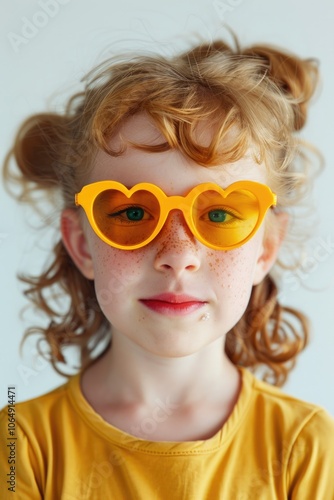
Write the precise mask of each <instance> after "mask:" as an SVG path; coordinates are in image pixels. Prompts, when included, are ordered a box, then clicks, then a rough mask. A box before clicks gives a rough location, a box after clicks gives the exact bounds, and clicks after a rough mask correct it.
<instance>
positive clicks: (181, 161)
mask: <svg viewBox="0 0 334 500" xmlns="http://www.w3.org/2000/svg"><path fill="white" fill-rule="evenodd" d="M210 138H211V132H210V127H209V125H208V126H205V124H203V126H201V127H199V128H198V142H199V143H200V144H203V146H206V145H208V144H209V143H210ZM227 140H233V131H232V133H231V136H230V137H229V138H227ZM165 142H166V139H165V137H164V136H163V135H162V134H161V132H160V131H159V129H158V128H157V126H156V125H155V123H154V121H153V120H152V119H150V118H149V117H148V116H147V115H146V114H137V115H134V116H133V117H131V118H129V119H128V120H126V121H125V122H124V123H123V125H122V126H121V127H120V128H119V130H118V131H117V133H116V134H115V135H114V136H113V137H112V139H111V140H110V142H109V145H110V146H111V148H112V149H116V150H118V149H120V148H123V147H124V146H125V151H124V153H122V154H121V155H120V156H117V157H114V156H111V155H109V154H107V153H106V152H104V151H102V150H99V151H98V152H97V155H96V157H95V160H94V162H93V166H92V170H91V172H90V175H89V180H88V182H97V181H100V180H107V179H112V180H116V181H118V182H122V183H123V184H125V185H126V186H128V187H131V186H133V185H135V184H138V183H139V182H150V183H153V184H156V185H158V186H159V187H161V188H162V189H163V190H164V191H165V192H166V193H169V194H175V193H178V192H180V191H185V190H187V189H191V188H192V187H194V186H195V185H197V184H200V183H202V182H215V183H217V184H219V185H220V186H222V187H226V186H228V185H230V184H232V183H233V182H236V181H238V180H254V181H258V182H262V183H267V172H266V168H265V166H264V165H263V164H258V163H257V162H256V161H255V159H254V152H253V151H252V150H249V151H248V152H247V153H246V155H245V156H244V157H243V158H241V159H240V160H238V161H236V162H234V163H229V164H223V165H217V166H214V167H206V166H202V165H199V164H198V163H196V162H194V161H193V160H192V159H190V158H187V157H186V156H184V155H183V154H181V153H180V151H178V150H177V149H169V150H168V151H164V152H159V153H151V152H149V151H143V150H139V149H137V148H135V147H134V146H132V145H131V143H137V144H145V145H150V146H155V145H159V144H163V143H165Z"/></svg>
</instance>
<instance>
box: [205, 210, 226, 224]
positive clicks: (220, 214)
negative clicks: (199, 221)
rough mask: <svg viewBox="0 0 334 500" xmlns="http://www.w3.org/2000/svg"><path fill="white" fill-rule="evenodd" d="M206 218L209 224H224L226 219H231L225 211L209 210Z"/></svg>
mask: <svg viewBox="0 0 334 500" xmlns="http://www.w3.org/2000/svg"><path fill="white" fill-rule="evenodd" d="M208 217H209V220H210V221H211V222H226V220H227V219H228V217H230V218H231V215H230V214H228V213H227V212H225V210H211V212H209V213H208Z"/></svg>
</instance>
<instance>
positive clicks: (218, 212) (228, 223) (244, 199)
mask: <svg viewBox="0 0 334 500" xmlns="http://www.w3.org/2000/svg"><path fill="white" fill-rule="evenodd" d="M259 213H260V207H259V203H258V200H257V198H256V196H255V195H254V194H253V193H251V192H250V191H247V190H239V191H232V192H231V193H230V194H229V195H227V196H226V197H224V196H223V195H222V194H221V193H219V192H218V191H214V190H212V191H211V190H210V191H205V192H204V193H201V194H199V196H198V197H197V198H196V200H195V203H194V206H193V214H192V216H193V222H194V225H195V226H196V229H197V231H198V232H199V233H200V234H201V236H202V237H203V239H204V240H206V241H207V242H208V243H210V244H212V245H215V246H217V247H221V248H229V247H232V246H234V245H238V244H239V243H242V242H243V241H244V240H245V239H246V238H247V237H248V236H249V235H250V234H251V232H252V231H253V229H254V228H255V226H256V223H257V221H258V218H259Z"/></svg>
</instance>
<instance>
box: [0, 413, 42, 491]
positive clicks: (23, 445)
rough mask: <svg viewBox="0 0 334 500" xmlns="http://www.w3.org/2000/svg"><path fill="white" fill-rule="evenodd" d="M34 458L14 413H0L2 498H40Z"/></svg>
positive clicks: (0, 485)
mask: <svg viewBox="0 0 334 500" xmlns="http://www.w3.org/2000/svg"><path fill="white" fill-rule="evenodd" d="M37 470H38V467H37V461H36V459H35V457H34V453H33V450H32V448H31V446H30V443H29V440H28V438H27V436H26V435H25V434H24V433H23V432H22V430H21V428H20V427H19V425H18V423H17V421H16V418H15V412H14V413H13V412H10V411H9V408H7V407H5V408H3V409H2V410H1V412H0V491H1V499H2V500H12V499H13V498H19V499H20V500H41V499H42V498H43V497H42V494H41V492H40V489H39V487H38V481H37V478H36V471H37Z"/></svg>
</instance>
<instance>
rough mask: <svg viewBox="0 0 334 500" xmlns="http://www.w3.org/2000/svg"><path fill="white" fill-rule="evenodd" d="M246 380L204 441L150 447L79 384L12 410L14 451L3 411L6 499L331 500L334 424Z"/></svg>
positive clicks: (1, 468)
mask: <svg viewBox="0 0 334 500" xmlns="http://www.w3.org/2000/svg"><path fill="white" fill-rule="evenodd" d="M240 371H241V375H242V389H241V392H240V395H239V398H238V401H237V403H236V405H235V407H234V409H233V412H232V414H231V415H230V417H229V419H228V421H227V422H226V423H225V424H224V426H223V427H222V429H221V430H220V431H219V432H218V433H217V434H215V435H214V436H213V437H212V438H210V439H207V440H203V441H189V442H167V441H164V442H153V441H148V440H145V439H140V438H138V437H134V436H131V435H130V434H127V433H126V432H123V431H121V430H119V429H117V428H116V427H113V426H112V425H110V424H108V423H107V422H105V421H104V420H103V419H102V418H101V417H100V416H99V415H98V414H96V413H95V412H94V411H93V409H92V408H91V407H90V406H89V404H88V403H87V401H86V400H85V399H84V397H83V395H82V393H81V390H80V376H79V375H77V376H74V377H72V378H71V379H70V380H69V382H68V383H66V384H65V385H63V386H61V387H59V388H58V389H56V390H54V391H52V392H50V393H48V394H46V395H44V396H40V397H38V398H36V399H33V400H31V401H27V402H23V403H18V404H17V405H16V414H15V419H16V423H15V424H16V436H15V437H16V438H17V439H16V440H15V441H14V440H13V439H12V438H11V437H10V436H8V412H7V407H6V408H4V409H3V410H2V412H1V419H0V431H1V442H0V445H1V460H0V472H1V477H0V488H1V499H15V498H17V499H19V500H35V499H41V498H44V499H46V500H73V499H80V500H85V499H98V500H108V499H113V500H136V499H140V500H204V499H209V500H216V499H223V500H271V499H279V500H283V499H291V500H295V499H298V500H333V499H334V420H333V419H332V418H331V417H330V416H329V415H328V414H327V413H326V411H325V410H323V409H322V408H319V407H317V406H315V405H312V404H309V403H305V402H303V401H300V400H298V399H296V398H293V397H291V396H288V395H286V394H284V393H283V392H281V391H280V390H279V389H277V388H275V387H272V386H270V385H269V384H266V383H264V382H261V381H259V380H257V379H256V378H255V377H254V376H253V375H252V374H251V373H250V372H249V371H247V370H246V369H240ZM162 410H163V409H162ZM165 411H167V412H168V409H165ZM152 420H153V419H152ZM151 425H153V424H152V422H151ZM157 425H158V423H157ZM8 444H9V446H7V445H8ZM11 445H12V447H13V448H14V457H13V455H12V458H14V460H15V465H14V467H15V470H14V469H12V470H10V464H9V463H8V457H9V456H10V455H9V453H10V450H11V448H10V446H11ZM4 450H5V452H4ZM7 474H9V476H7ZM10 474H11V475H10ZM8 478H11V479H12V481H13V482H14V483H15V486H14V488H15V493H13V491H9V490H8V487H10V482H9V483H7V481H8V480H9V479H8Z"/></svg>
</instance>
